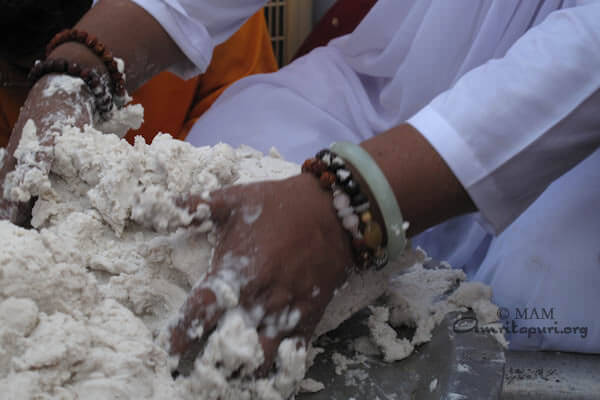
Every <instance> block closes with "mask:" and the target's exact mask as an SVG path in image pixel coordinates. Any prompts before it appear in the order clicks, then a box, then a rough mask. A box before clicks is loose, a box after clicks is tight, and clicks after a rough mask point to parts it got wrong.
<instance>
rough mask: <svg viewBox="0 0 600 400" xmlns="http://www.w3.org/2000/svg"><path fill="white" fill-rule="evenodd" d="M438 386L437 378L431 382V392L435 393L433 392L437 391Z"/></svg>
mask: <svg viewBox="0 0 600 400" xmlns="http://www.w3.org/2000/svg"><path fill="white" fill-rule="evenodd" d="M437 385H438V380H437V378H435V379H433V380H432V381H431V382H429V391H430V392H432V393H433V391H435V389H437Z"/></svg>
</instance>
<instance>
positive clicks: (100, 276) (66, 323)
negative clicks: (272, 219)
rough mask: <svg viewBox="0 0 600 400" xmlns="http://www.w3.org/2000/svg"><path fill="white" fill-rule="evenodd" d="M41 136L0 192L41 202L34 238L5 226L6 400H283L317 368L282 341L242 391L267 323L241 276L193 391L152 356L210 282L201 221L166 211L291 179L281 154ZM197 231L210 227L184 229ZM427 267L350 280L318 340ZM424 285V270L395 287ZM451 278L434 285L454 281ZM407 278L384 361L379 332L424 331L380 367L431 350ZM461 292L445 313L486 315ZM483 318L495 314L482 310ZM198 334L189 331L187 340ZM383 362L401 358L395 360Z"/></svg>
mask: <svg viewBox="0 0 600 400" xmlns="http://www.w3.org/2000/svg"><path fill="white" fill-rule="evenodd" d="M126 110H127V109H126ZM128 110H129V111H124V112H123V113H122V114H116V117H117V118H118V119H119V120H120V122H119V123H122V124H123V125H124V126H128V125H131V124H132V123H134V122H135V121H139V118H138V117H136V115H138V116H139V113H138V112H139V110H138V109H135V108H133V109H132V108H129V109H128ZM128 113H129V114H128ZM136 113H138V114H136ZM56 132H59V133H60V134H57V133H56ZM46 135H53V137H54V139H55V140H54V145H52V146H49V145H48V146H46V145H42V144H41V143H40V141H39V140H38V136H37V132H36V126H35V124H34V123H33V122H32V121H28V122H27V124H26V125H25V128H24V131H23V139H22V140H21V143H20V145H19V148H18V149H17V151H16V152H15V157H16V158H17V160H18V166H17V168H16V170H15V172H13V173H11V174H9V176H8V178H7V181H6V184H5V187H4V195H5V196H6V197H8V198H11V199H14V200H21V201H23V200H27V199H29V198H31V197H32V196H37V197H38V200H37V202H36V204H35V207H34V209H33V218H32V225H33V227H34V228H35V229H32V230H24V229H21V228H19V227H16V226H14V225H12V224H10V223H8V222H6V221H2V222H0V393H3V396H4V397H6V398H15V399H16V398H19V399H20V398H65V399H75V398H121V399H139V398H144V399H165V398H168V399H173V400H177V399H217V398H219V399H223V400H224V399H281V400H283V399H286V398H288V397H289V396H290V395H292V394H293V393H295V392H296V391H297V389H298V387H299V385H300V382H301V381H302V379H303V378H304V375H305V371H306V366H307V364H310V361H311V359H312V358H313V356H311V351H310V347H309V354H307V350H306V346H304V345H301V344H302V343H301V342H300V341H299V340H297V339H294V338H290V339H286V340H284V341H283V342H282V343H281V345H280V347H279V349H278V353H277V360H276V371H275V372H274V373H272V374H271V375H269V376H267V377H265V378H262V379H253V378H250V377H249V375H251V374H252V372H253V371H255V370H256V368H257V367H258V366H259V365H260V363H261V362H262V359H263V354H262V349H261V348H260V346H259V344H258V343H259V342H258V336H257V334H256V320H257V316H260V315H261V311H260V310H259V309H257V310H254V311H256V312H254V311H253V312H252V313H251V314H252V315H250V316H248V315H246V314H245V313H243V312H241V311H240V310H238V309H236V308H235V307H236V305H237V302H238V293H239V285H241V284H242V283H243V282H240V280H239V277H236V276H220V277H219V279H216V280H213V281H212V282H210V283H209V284H210V285H211V288H213V289H215V291H216V292H217V295H218V296H217V297H218V298H219V301H220V302H221V303H222V304H223V305H225V306H227V307H231V308H232V309H231V310H230V311H228V312H227V313H226V314H225V317H224V318H223V319H222V321H221V322H220V324H219V327H218V329H216V330H215V331H214V333H213V334H212V335H211V336H210V338H209V340H208V344H207V347H206V348H205V351H204V352H203V353H202V355H201V356H200V357H199V358H198V359H197V360H196V362H195V369H194V371H192V375H191V377H190V378H179V379H177V380H176V381H174V380H173V379H172V378H171V375H170V367H172V365H173V360H171V359H170V358H169V357H168V355H167V352H166V351H165V350H164V347H163V346H161V343H164V339H165V335H164V328H165V327H166V326H167V324H168V321H169V320H171V319H172V318H173V317H174V316H176V315H177V313H178V309H179V307H180V305H181V304H182V303H183V301H184V299H185V297H186V295H187V293H188V292H189V290H190V289H191V288H192V286H193V285H194V284H195V283H196V282H198V280H199V278H200V277H202V276H203V275H204V274H205V273H206V271H207V269H208V266H209V260H210V257H211V252H212V248H213V246H214V244H215V243H214V238H213V239H212V240H211V230H212V224H211V223H210V220H209V218H210V212H209V210H208V208H207V207H199V209H198V211H196V212H195V213H194V214H193V215H191V214H190V213H189V212H187V211H185V210H182V209H180V208H178V207H176V206H175V203H174V199H177V198H181V196H185V195H198V196H206V195H207V193H208V192H210V191H212V190H215V189H218V188H220V187H223V186H225V185H230V184H235V183H242V182H250V181H253V180H261V179H267V178H269V179H282V178H285V177H288V176H290V175H293V174H296V173H298V172H299V170H300V168H299V166H298V165H295V164H291V163H288V162H285V161H283V160H281V158H280V157H279V156H278V154H277V153H276V152H275V151H272V152H271V153H270V155H269V156H263V155H262V154H261V153H259V152H257V151H255V150H253V149H250V148H249V147H241V148H239V149H233V148H231V147H230V146H227V145H224V144H220V145H217V146H214V147H201V148H194V147H192V146H191V145H189V144H186V143H183V142H180V141H176V140H173V139H172V138H171V137H170V136H168V135H158V136H157V137H156V138H155V139H154V141H153V142H152V144H150V145H148V144H146V143H145V142H144V141H143V140H142V139H141V138H138V140H136V143H135V145H134V146H131V145H129V144H128V143H127V142H125V141H123V140H120V139H119V138H118V137H117V136H116V135H110V134H108V135H106V134H102V133H101V132H100V131H98V130H96V129H94V128H92V127H89V126H87V127H85V128H84V132H81V131H80V130H79V129H77V128H74V127H72V126H69V125H68V124H67V123H62V124H55V126H54V127H53V131H52V132H51V133H46ZM36 154H37V155H39V154H42V155H43V154H46V155H47V156H48V157H49V158H48V159H51V160H52V162H51V164H48V165H45V164H44V163H40V162H39V159H38V157H36ZM261 212H262V210H258V209H252V210H248V213H247V215H246V222H247V223H253V222H254V221H255V219H256V218H260V214H261ZM192 219H195V220H197V221H202V220H204V221H205V223H202V224H194V225H193V226H188V225H189V224H190V222H191V221H192ZM422 259H423V254H422V253H419V252H410V251H409V252H407V253H406V255H405V256H404V258H403V259H402V260H400V261H399V262H397V263H391V264H390V265H389V266H388V267H386V268H385V269H384V270H383V271H382V272H374V271H367V272H366V273H364V274H355V275H353V276H352V277H351V279H350V280H349V282H348V284H347V285H345V286H344V287H343V288H342V289H340V290H338V292H337V295H336V296H335V298H334V299H333V301H332V302H331V303H330V304H329V306H328V308H327V311H326V314H325V317H324V318H323V320H322V321H321V323H320V324H319V327H318V328H317V332H318V334H321V333H324V332H327V331H329V330H331V329H333V328H335V327H337V326H338V325H339V324H340V323H341V322H342V321H343V320H344V319H346V318H347V317H349V316H350V315H351V314H352V313H354V312H355V311H358V310H359V309H362V308H363V307H364V306H366V305H368V304H371V303H372V302H373V301H374V300H375V299H377V298H378V297H380V295H381V294H383V293H385V292H386V291H387V290H388V286H389V278H390V277H391V276H394V275H396V274H397V273H398V272H399V271H401V270H403V269H406V267H407V266H410V265H412V264H414V263H415V262H417V263H418V262H420V261H421V260H422ZM232 262H233V261H232ZM236 263H237V264H240V265H241V264H243V260H237V261H236V262H235V263H234V264H236ZM423 273H424V272H421V271H420V270H419V269H418V267H417V268H416V270H415V271H414V272H410V273H408V274H406V275H404V276H405V277H406V276H414V275H410V274H423ZM457 273H458V272H456V271H455V272H450V271H447V272H444V273H443V274H447V275H448V276H449V278H448V279H449V280H452V279H455V275H453V274H457ZM444 276H445V275H444ZM416 278H417V279H416V282H426V281H427V280H426V279H425V280H423V279H422V278H423V276H421V275H417V276H416ZM403 279H404V278H401V279H400V280H398V281H396V282H395V283H394V286H395V287H396V289H397V291H395V292H393V293H398V296H397V297H394V298H393V299H392V300H393V301H392V308H391V309H390V310H389V311H384V310H381V312H380V313H379V314H381V315H380V317H377V318H375V320H374V321H375V322H374V325H376V326H380V325H381V332H380V333H379V334H377V335H379V337H380V338H382V339H381V340H379V341H378V340H376V343H377V345H378V346H380V347H381V348H385V344H383V343H382V342H383V340H384V339H385V340H387V339H389V340H391V343H392V344H394V340H393V338H392V337H391V335H387V336H386V333H385V328H384V324H387V323H388V322H390V323H394V322H399V321H406V320H411V321H414V323H416V324H417V325H419V324H423V325H424V327H423V328H421V326H420V325H419V327H418V328H417V331H418V332H419V335H418V336H417V335H416V336H417V337H418V340H413V342H411V343H410V346H407V347H410V349H408V348H407V349H403V350H402V351H401V352H400V353H402V354H396V355H395V356H392V357H386V359H390V360H391V359H399V358H402V357H404V356H406V355H407V354H408V353H409V352H410V350H411V349H412V346H414V345H416V344H418V343H422V342H423V341H426V340H428V338H429V337H430V332H431V329H433V325H434V324H435V321H437V320H438V318H439V315H441V311H440V313H438V314H436V315H435V318H434V317H431V316H430V315H429V314H427V315H425V314H424V313H428V312H429V309H428V308H427V307H428V306H427V307H426V306H425V304H430V303H431V302H430V301H429V300H431V299H429V297H435V295H436V293H437V292H436V291H435V290H436V289H438V288H437V287H435V286H434V287H430V286H431V285H430V286H427V285H425V286H422V287H412V288H411V286H410V284H409V283H408V282H409V281H406V280H405V279H404V280H403ZM463 279H464V278H463ZM403 282H404V283H403ZM413 286H414V284H413ZM417 286H418V285H417ZM442 286H444V285H442ZM317 289H318V288H317ZM419 290H421V291H420V292H419ZM422 290H426V291H430V292H431V293H432V294H431V295H430V296H429V297H427V296H425V297H426V299H424V300H423V303H422V305H418V304H421V303H411V302H404V301H402V299H403V297H401V296H402V295H404V294H406V293H411V294H412V295H413V296H414V295H416V293H419V294H420V295H423V291H422ZM400 293H402V295H400ZM461 293H462V294H460V295H458V294H457V295H456V296H455V298H454V300H453V301H455V303H456V304H455V306H456V307H459V306H464V305H468V304H463V303H465V302H467V300H469V302H470V304H479V303H477V296H482V295H487V294H486V293H483V292H482V291H481V290H479V289H478V288H476V287H473V288H472V290H469V291H465V292H461ZM471 295H473V296H471ZM428 301H429V303H428ZM448 304H450V303H448ZM448 307H449V306H448ZM448 307H447V308H448ZM445 309H446V308H445ZM445 309H444V310H445ZM477 309H478V310H479V312H480V313H484V314H485V313H489V312H490V308H489V306H488V305H487V303H481V304H479V305H478V306H477ZM262 312H263V313H264V311H262ZM254 314H256V315H254ZM402 316H406V317H408V318H401V317H402ZM384 317H385V318H384ZM299 318H300V315H299V313H298V311H297V310H284V312H282V313H280V315H277V316H275V317H274V321H273V326H275V327H276V329H289V328H290V327H291V326H294V325H295V324H296V323H297V322H298V320H299ZM432 318H433V320H432ZM378 324H380V325H378ZM387 326H388V327H389V325H387ZM377 329H379V328H377ZM390 329H391V328H390ZM420 329H421V330H420ZM375 330H376V329H375ZM201 331H202V327H201V326H196V327H195V330H194V332H192V334H194V335H197V334H198V332H201ZM428 333H429V336H428ZM377 335H376V334H374V336H377ZM388 336H389V337H388ZM386 338H387V339H386ZM402 346H403V345H402V344H401V347H402ZM390 352H392V353H394V352H396V353H398V351H397V350H394V348H393V346H391V347H390ZM312 354H315V353H314V352H312ZM359 378H361V377H359ZM363 378H364V377H363ZM361 379H362V378H361ZM312 386H318V385H312Z"/></svg>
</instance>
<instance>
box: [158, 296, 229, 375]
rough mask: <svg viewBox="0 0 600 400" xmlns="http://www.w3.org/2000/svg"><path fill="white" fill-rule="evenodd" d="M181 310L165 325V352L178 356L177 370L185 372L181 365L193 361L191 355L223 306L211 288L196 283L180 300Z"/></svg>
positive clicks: (218, 315)
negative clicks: (166, 348)
mask: <svg viewBox="0 0 600 400" xmlns="http://www.w3.org/2000/svg"><path fill="white" fill-rule="evenodd" d="M181 313H182V315H181V317H180V318H179V319H178V320H177V321H176V322H175V323H174V324H173V325H172V326H171V327H170V328H169V333H170V338H169V353H170V354H171V355H175V356H179V358H180V362H179V366H178V370H179V372H180V373H185V372H186V371H184V370H185V369H186V368H185V365H186V364H189V365H193V361H194V359H195V358H196V356H197V355H198V353H199V352H200V351H201V350H202V345H203V342H204V341H205V340H206V337H207V336H208V335H209V334H210V333H211V332H212V331H213V330H214V328H215V326H216V325H217V322H218V321H219V319H220V318H221V315H222V314H223V310H222V308H221V307H219V305H218V299H217V296H216V294H215V292H214V291H213V290H212V289H210V288H208V287H206V286H197V287H196V288H194V289H193V290H192V292H191V293H190V295H189V296H188V298H187V300H186V301H185V303H184V304H183V306H182V308H181ZM188 370H189V368H188Z"/></svg>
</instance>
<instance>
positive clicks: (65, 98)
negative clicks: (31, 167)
mask: <svg viewBox="0 0 600 400" xmlns="http://www.w3.org/2000/svg"><path fill="white" fill-rule="evenodd" d="M56 77H57V75H46V76H43V77H42V78H41V79H40V80H39V81H38V82H37V83H36V84H35V85H34V86H33V87H32V88H31V90H30V91H29V94H28V96H27V100H26V102H25V104H24V106H23V107H22V109H21V112H20V114H19V119H18V120H17V123H16V124H15V126H14V128H13V132H12V135H11V137H10V141H9V143H8V148H7V155H6V159H5V161H4V165H3V166H2V169H1V170H0V188H2V190H1V191H0V219H9V220H11V221H12V222H13V223H15V224H18V225H26V224H27V223H28V221H29V219H30V216H31V208H32V201H31V200H28V201H25V202H15V201H11V200H10V199H6V198H4V182H5V179H6V176H7V175H8V174H9V173H10V172H12V171H14V170H15V167H16V164H17V160H16V159H15V158H14V157H13V154H14V152H15V150H16V149H17V147H18V145H19V142H20V140H21V136H22V133H23V128H24V126H25V124H26V123H27V121H29V120H32V121H33V123H34V124H35V127H36V133H37V136H38V139H39V142H40V145H41V148H40V151H39V152H38V153H36V155H35V157H34V159H35V162H36V167H37V168H39V169H41V170H42V172H43V173H48V171H49V170H50V167H51V165H52V155H53V152H52V146H53V144H54V136H53V135H52V134H50V133H51V132H56V133H60V132H59V130H58V129H56V126H55V125H54V124H55V123H56V122H65V121H67V119H70V121H69V122H70V123H71V124H72V125H75V126H81V127H83V126H84V125H85V124H91V123H92V112H91V105H92V104H93V103H92V102H93V97H92V94H91V92H89V90H87V88H85V87H84V86H82V89H81V90H78V91H76V92H74V93H66V92H64V91H60V90H59V91H55V92H54V93H53V94H52V95H51V96H47V95H45V93H44V92H45V90H47V88H48V87H49V86H50V85H51V83H52V80H53V79H55V78H56ZM21 178H22V177H19V176H17V177H16V179H17V180H19V179H21Z"/></svg>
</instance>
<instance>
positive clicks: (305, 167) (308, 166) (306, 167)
mask: <svg viewBox="0 0 600 400" xmlns="http://www.w3.org/2000/svg"><path fill="white" fill-rule="evenodd" d="M315 161H317V160H316V159H314V158H308V159H307V160H306V161H304V162H303V163H302V172H312V165H313V164H314V163H315Z"/></svg>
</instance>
